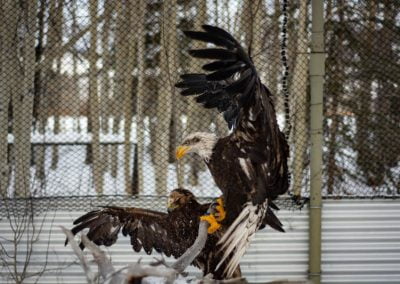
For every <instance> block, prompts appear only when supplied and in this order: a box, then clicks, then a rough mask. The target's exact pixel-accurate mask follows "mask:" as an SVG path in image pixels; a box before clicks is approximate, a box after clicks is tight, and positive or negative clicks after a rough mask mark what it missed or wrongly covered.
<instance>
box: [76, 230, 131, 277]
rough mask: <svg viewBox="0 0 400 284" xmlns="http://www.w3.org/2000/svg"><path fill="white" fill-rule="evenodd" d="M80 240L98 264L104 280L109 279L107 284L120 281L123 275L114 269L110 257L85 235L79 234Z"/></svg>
mask: <svg viewBox="0 0 400 284" xmlns="http://www.w3.org/2000/svg"><path fill="white" fill-rule="evenodd" d="M81 240H82V242H83V244H84V245H85V247H87V248H88V249H89V250H90V252H91V253H92V255H93V258H94V261H95V262H96V263H97V265H98V266H99V272H100V274H101V276H102V277H103V279H104V280H107V279H110V281H109V282H108V283H109V284H118V283H122V281H123V277H122V276H121V273H120V272H117V273H116V271H115V269H114V266H113V265H112V263H111V261H110V259H109V258H108V257H107V256H106V254H105V253H104V251H102V250H101V249H100V248H99V247H98V246H96V245H95V244H94V243H93V242H92V241H90V240H89V239H88V237H87V236H86V235H81Z"/></svg>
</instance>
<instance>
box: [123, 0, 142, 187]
mask: <svg viewBox="0 0 400 284" xmlns="http://www.w3.org/2000/svg"><path fill="white" fill-rule="evenodd" d="M126 5H127V6H126V8H125V9H126V12H127V13H126V14H127V15H126V16H127V18H128V20H129V21H128V23H127V25H128V26H127V27H128V29H129V30H130V31H132V30H134V29H136V26H137V25H136V21H137V16H138V13H137V6H136V5H134V4H133V3H132V2H131V1H127V2H126ZM125 41H126V42H127V43H128V47H127V52H128V53H127V54H126V55H127V56H125V58H124V60H125V65H126V66H125V68H126V71H125V72H124V74H123V75H124V76H125V79H124V85H123V97H124V121H125V123H124V179H125V192H126V193H128V194H132V175H131V160H132V142H131V131H132V116H133V110H132V107H133V105H132V89H133V88H132V84H133V76H132V72H133V68H134V63H135V58H136V37H135V36H130V37H129V38H125ZM139 56H143V54H140V55H139Z"/></svg>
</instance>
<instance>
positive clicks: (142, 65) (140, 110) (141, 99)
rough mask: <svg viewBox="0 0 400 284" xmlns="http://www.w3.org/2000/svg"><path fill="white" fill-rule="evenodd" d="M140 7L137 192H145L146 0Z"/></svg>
mask: <svg viewBox="0 0 400 284" xmlns="http://www.w3.org/2000/svg"><path fill="white" fill-rule="evenodd" d="M137 9H138V19H139V25H138V30H137V33H136V36H137V66H138V83H137V87H136V145H137V152H136V153H137V157H135V159H136V160H137V168H136V169H135V171H137V181H136V183H137V188H136V193H139V192H143V186H144V182H143V160H144V149H145V147H144V146H145V144H144V123H143V119H144V109H143V107H144V101H145V100H144V99H145V94H146V91H145V84H144V80H145V72H144V71H145V68H146V66H145V60H144V59H145V56H144V54H145V37H146V31H145V22H146V19H145V15H146V1H145V0H140V4H139V7H138V8H137Z"/></svg>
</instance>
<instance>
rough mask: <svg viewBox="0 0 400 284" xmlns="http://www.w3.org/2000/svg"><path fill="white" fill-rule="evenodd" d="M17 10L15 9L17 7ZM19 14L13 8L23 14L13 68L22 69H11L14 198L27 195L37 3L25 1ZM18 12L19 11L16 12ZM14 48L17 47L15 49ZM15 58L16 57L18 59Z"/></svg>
mask: <svg viewBox="0 0 400 284" xmlns="http://www.w3.org/2000/svg"><path fill="white" fill-rule="evenodd" d="M17 7H18V6H17ZM18 8H19V9H21V10H20V11H18V10H16V9H12V10H9V11H15V13H17V14H19V13H18V12H20V15H23V17H22V18H21V20H22V25H23V26H24V27H25V30H24V31H25V33H24V34H23V35H22V41H23V42H22V44H23V52H22V54H21V55H22V58H23V63H22V65H21V64H20V62H19V63H18V64H17V65H12V66H13V68H18V67H17V66H21V69H20V70H17V71H16V70H15V69H14V70H13V74H15V75H16V76H18V78H17V77H16V78H15V79H14V80H15V81H14V83H15V91H16V92H13V97H12V100H13V114H14V117H13V119H14V121H13V132H14V138H15V141H14V147H15V195H16V196H19V197H28V196H30V189H31V186H30V179H31V173H30V159H31V126H32V114H33V83H34V77H35V34H36V30H37V27H36V12H37V2H36V1H24V2H23V3H22V5H21V6H19V7H18ZM17 11H18V12H17ZM14 49H17V46H14ZM17 58H18V57H17Z"/></svg>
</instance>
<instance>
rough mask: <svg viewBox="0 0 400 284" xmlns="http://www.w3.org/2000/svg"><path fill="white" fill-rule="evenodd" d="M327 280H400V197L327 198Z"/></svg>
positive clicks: (324, 264)
mask: <svg viewBox="0 0 400 284" xmlns="http://www.w3.org/2000/svg"><path fill="white" fill-rule="evenodd" d="M322 212H323V219H322V221H323V225H322V228H323V229H322V272H323V273H322V282H323V283H352V284H357V283H371V284H372V283H376V284H378V283H400V201H399V200H372V201H371V200H343V201H325V203H324V206H323V211H322Z"/></svg>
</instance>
